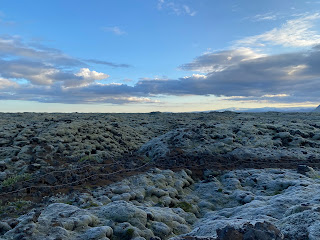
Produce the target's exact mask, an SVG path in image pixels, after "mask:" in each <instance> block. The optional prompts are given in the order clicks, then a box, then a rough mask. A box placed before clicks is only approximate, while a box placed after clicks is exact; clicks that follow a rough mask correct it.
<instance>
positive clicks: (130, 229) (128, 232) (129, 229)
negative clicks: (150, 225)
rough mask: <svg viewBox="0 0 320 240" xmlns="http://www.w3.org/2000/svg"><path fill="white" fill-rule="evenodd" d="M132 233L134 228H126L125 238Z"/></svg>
mask: <svg viewBox="0 0 320 240" xmlns="http://www.w3.org/2000/svg"><path fill="white" fill-rule="evenodd" d="M133 233H134V229H132V228H128V229H127V231H126V234H125V235H126V236H125V237H126V239H131V238H132V237H133Z"/></svg>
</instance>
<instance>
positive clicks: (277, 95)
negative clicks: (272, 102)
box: [262, 93, 290, 98]
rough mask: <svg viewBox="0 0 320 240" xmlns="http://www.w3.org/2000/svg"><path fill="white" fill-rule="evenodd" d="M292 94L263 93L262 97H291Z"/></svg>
mask: <svg viewBox="0 0 320 240" xmlns="http://www.w3.org/2000/svg"><path fill="white" fill-rule="evenodd" d="M289 96H290V95H289V94H285V93H283V94H266V95H263V96H262V97H266V98H278V97H289Z"/></svg>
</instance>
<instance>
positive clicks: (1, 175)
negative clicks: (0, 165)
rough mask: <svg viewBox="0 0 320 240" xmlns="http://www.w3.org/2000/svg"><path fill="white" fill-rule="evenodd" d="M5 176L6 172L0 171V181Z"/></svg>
mask: <svg viewBox="0 0 320 240" xmlns="http://www.w3.org/2000/svg"><path fill="white" fill-rule="evenodd" d="M6 178H7V173H6V172H0V181H3V180H5V179H6Z"/></svg>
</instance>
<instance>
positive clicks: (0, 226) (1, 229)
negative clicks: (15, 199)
mask: <svg viewBox="0 0 320 240" xmlns="http://www.w3.org/2000/svg"><path fill="white" fill-rule="evenodd" d="M10 230H11V227H10V226H9V224H8V223H6V222H0V235H3V234H5V233H6V232H8V231H10Z"/></svg>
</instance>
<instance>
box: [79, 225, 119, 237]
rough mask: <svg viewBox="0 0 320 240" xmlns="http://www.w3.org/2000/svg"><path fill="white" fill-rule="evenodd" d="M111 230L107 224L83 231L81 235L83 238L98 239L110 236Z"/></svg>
mask: <svg viewBox="0 0 320 240" xmlns="http://www.w3.org/2000/svg"><path fill="white" fill-rule="evenodd" d="M112 234H113V230H112V228H111V227H109V226H102V227H93V228H90V229H89V230H87V231H86V232H85V234H84V235H83V239H84V240H99V239H101V238H104V237H107V238H111V237H112Z"/></svg>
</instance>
